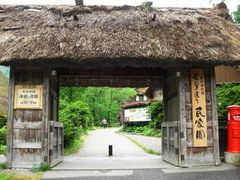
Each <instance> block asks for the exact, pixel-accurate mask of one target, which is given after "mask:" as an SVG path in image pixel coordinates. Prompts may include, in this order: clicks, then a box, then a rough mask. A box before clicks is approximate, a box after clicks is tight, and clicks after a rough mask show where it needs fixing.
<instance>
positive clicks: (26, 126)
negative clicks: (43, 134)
mask: <svg viewBox="0 0 240 180" xmlns="http://www.w3.org/2000/svg"><path fill="white" fill-rule="evenodd" d="M13 128H14V129H35V130H37V129H42V122H37V123H31V122H30V123H29V122H24V123H14V127H13Z"/></svg>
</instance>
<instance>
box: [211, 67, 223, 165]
mask: <svg viewBox="0 0 240 180" xmlns="http://www.w3.org/2000/svg"><path fill="white" fill-rule="evenodd" d="M210 76H211V77H210V78H211V92H212V93H211V99H212V120H213V137H212V138H213V153H214V163H215V165H220V164H221V161H220V154H219V153H220V152H219V134H218V133H219V131H218V115H217V97H216V79H215V71H214V68H211V69H210Z"/></svg>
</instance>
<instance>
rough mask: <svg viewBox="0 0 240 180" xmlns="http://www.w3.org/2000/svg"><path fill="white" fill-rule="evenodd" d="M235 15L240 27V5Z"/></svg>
mask: <svg viewBox="0 0 240 180" xmlns="http://www.w3.org/2000/svg"><path fill="white" fill-rule="evenodd" d="M233 15H234V20H235V22H236V23H237V24H239V25H240V5H238V9H237V11H235V12H233Z"/></svg>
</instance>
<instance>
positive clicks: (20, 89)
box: [14, 85, 43, 109]
mask: <svg viewBox="0 0 240 180" xmlns="http://www.w3.org/2000/svg"><path fill="white" fill-rule="evenodd" d="M42 95H43V86H42V85H15V95H14V109H42Z"/></svg>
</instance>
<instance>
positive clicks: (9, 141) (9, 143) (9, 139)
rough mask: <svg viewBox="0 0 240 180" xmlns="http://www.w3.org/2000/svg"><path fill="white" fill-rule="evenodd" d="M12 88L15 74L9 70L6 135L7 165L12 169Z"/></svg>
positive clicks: (12, 70)
mask: <svg viewBox="0 0 240 180" xmlns="http://www.w3.org/2000/svg"><path fill="white" fill-rule="evenodd" d="M14 86H15V72H14V69H13V68H11V69H10V79H9V88H8V123H7V128H8V133H7V163H8V166H9V167H10V168H11V167H12V159H13V157H12V156H13V111H14V110H13V106H14V98H13V97H14Z"/></svg>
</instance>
